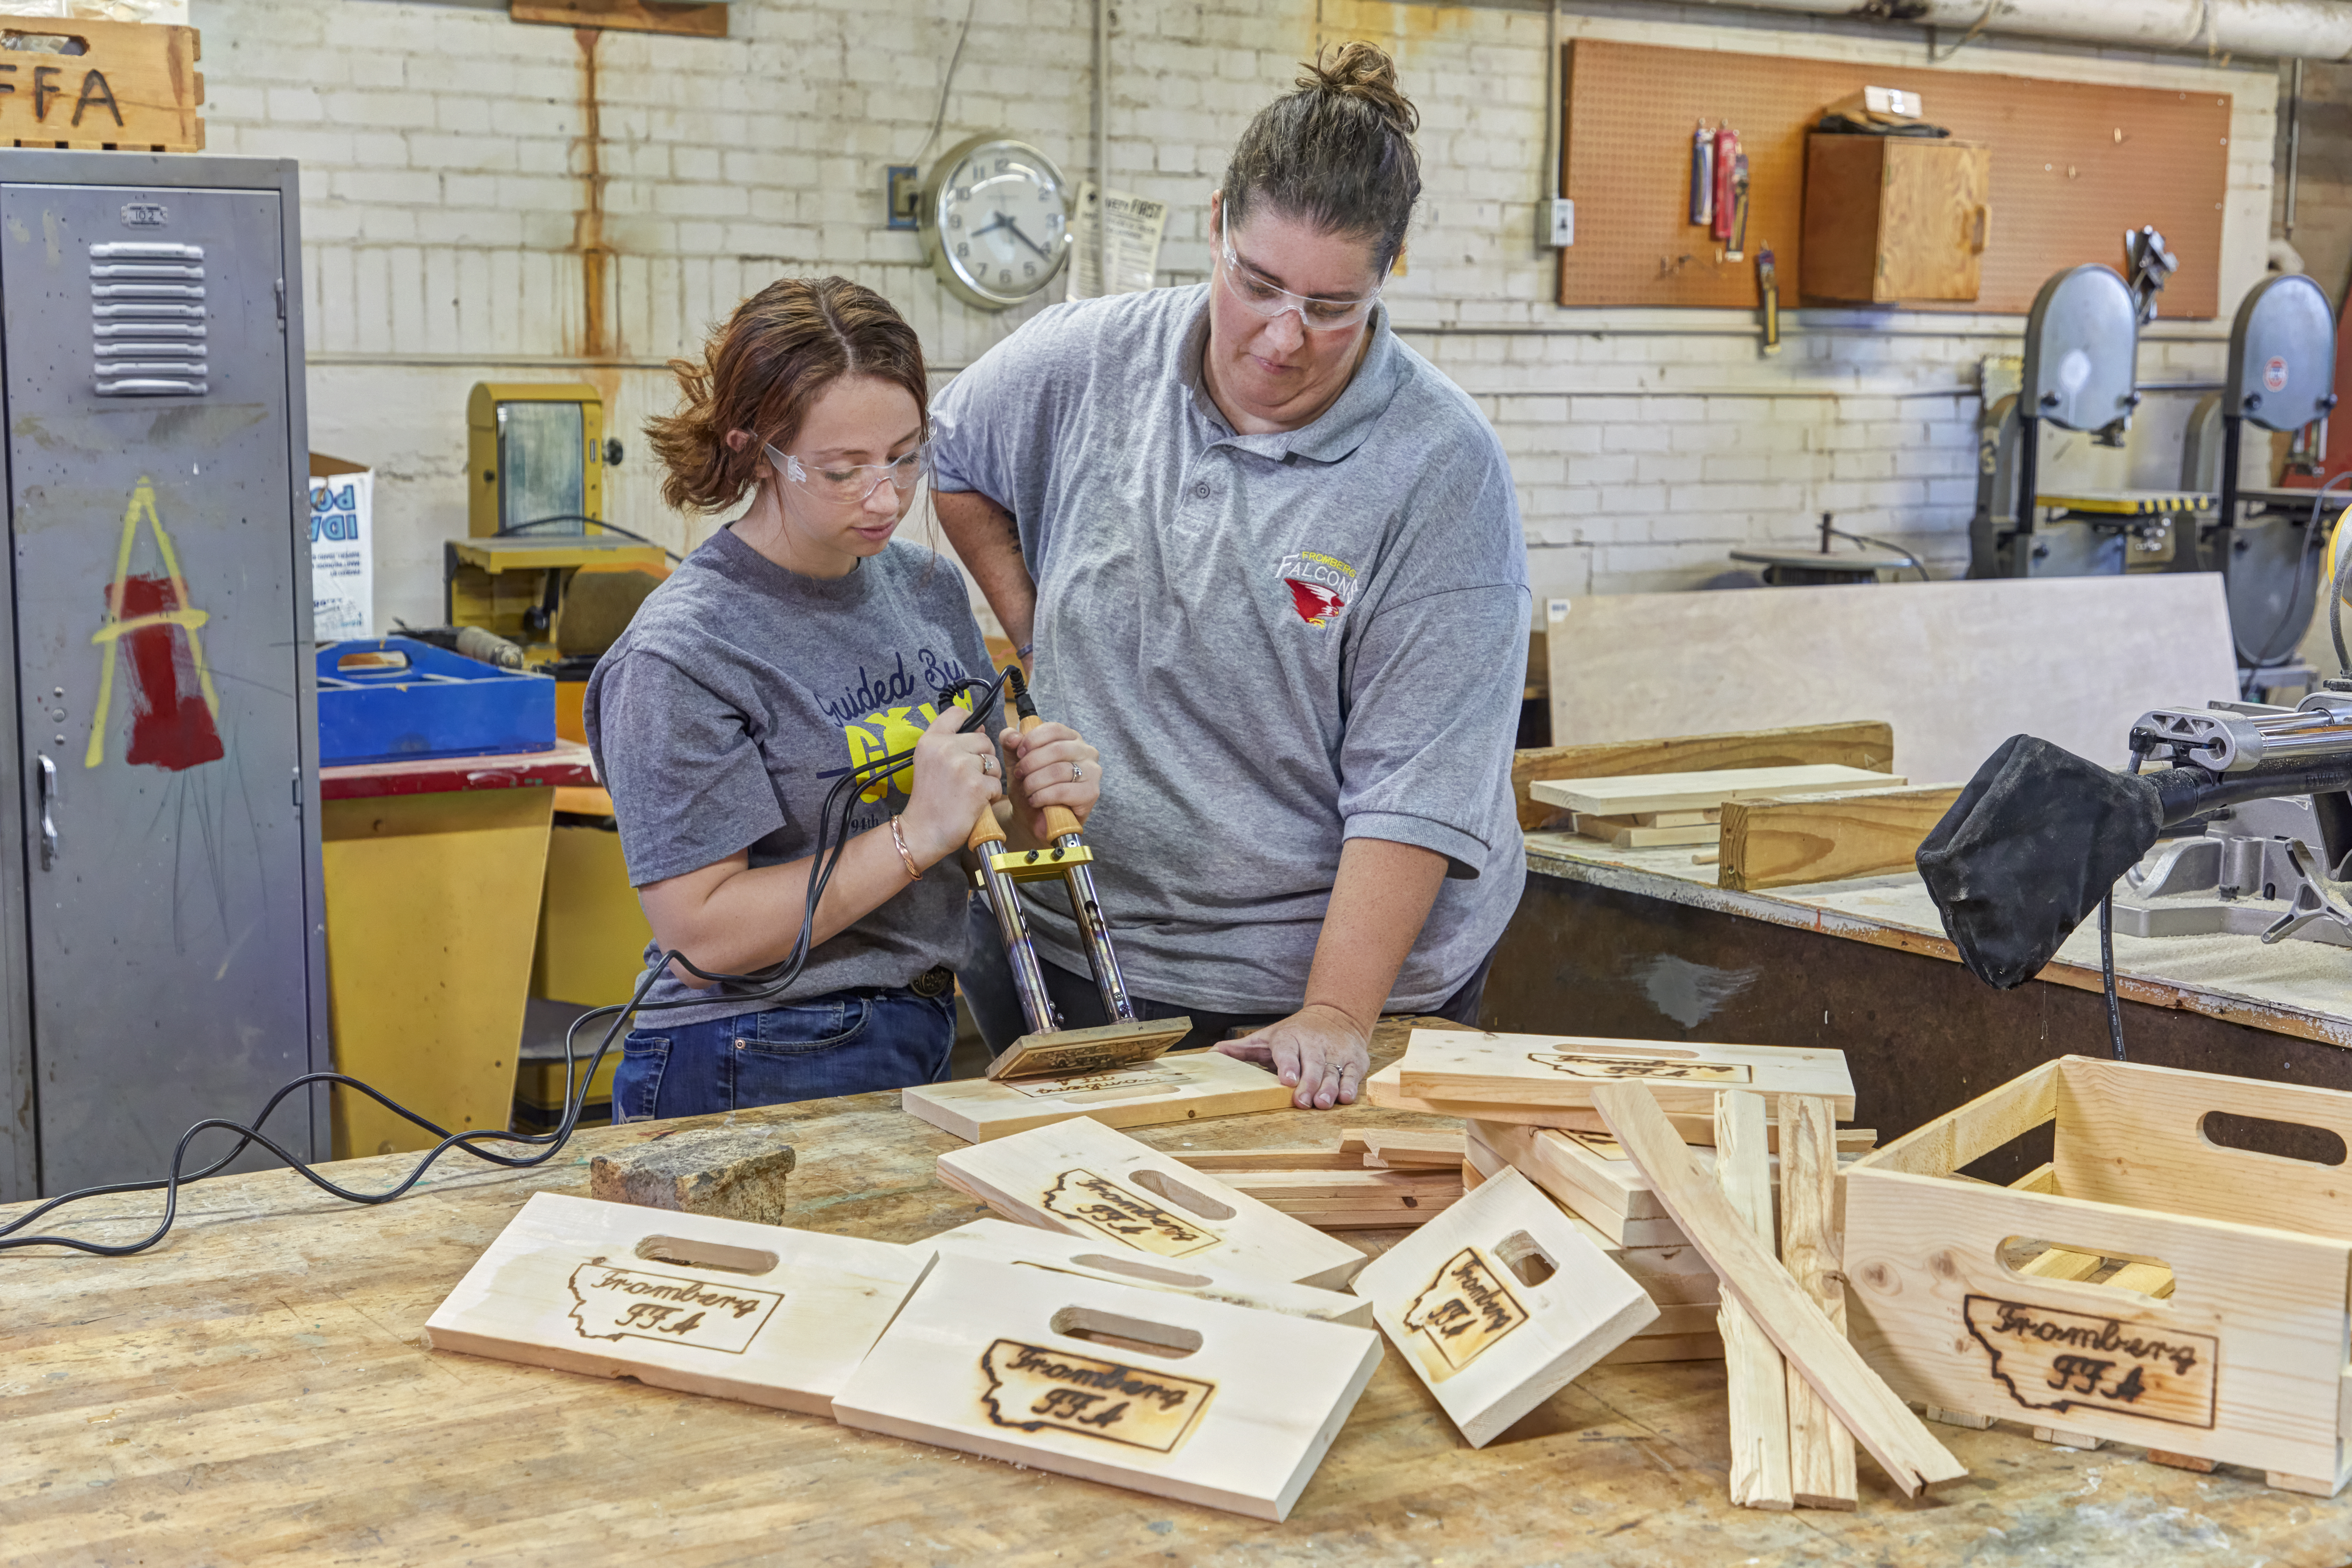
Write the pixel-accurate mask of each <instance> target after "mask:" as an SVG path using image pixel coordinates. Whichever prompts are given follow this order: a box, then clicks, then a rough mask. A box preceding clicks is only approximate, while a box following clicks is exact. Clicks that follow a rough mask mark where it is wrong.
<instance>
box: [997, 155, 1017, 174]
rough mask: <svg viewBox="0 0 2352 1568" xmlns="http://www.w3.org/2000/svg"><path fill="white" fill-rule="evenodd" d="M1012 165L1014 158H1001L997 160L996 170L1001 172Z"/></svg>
mask: <svg viewBox="0 0 2352 1568" xmlns="http://www.w3.org/2000/svg"><path fill="white" fill-rule="evenodd" d="M1011 167H1013V160H1012V159H1010V158H999V159H998V160H997V161H996V172H997V173H998V174H1003V173H1004V171H1005V170H1007V169H1010V168H1011Z"/></svg>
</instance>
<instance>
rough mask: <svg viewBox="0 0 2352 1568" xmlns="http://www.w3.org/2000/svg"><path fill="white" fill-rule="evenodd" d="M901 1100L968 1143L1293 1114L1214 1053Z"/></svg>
mask: <svg viewBox="0 0 2352 1568" xmlns="http://www.w3.org/2000/svg"><path fill="white" fill-rule="evenodd" d="M898 1099H899V1103H900V1105H901V1106H902V1107H904V1109H905V1110H906V1112H907V1114H908V1115H909V1116H915V1117H919V1118H921V1119H922V1120H923V1121H928V1122H929V1123H930V1124H931V1125H932V1126H934V1127H937V1128H939V1129H940V1131H944V1132H952V1133H954V1134H955V1135H956V1136H957V1137H959V1138H962V1139H966V1140H969V1141H971V1142H987V1141H988V1140H989V1139H992V1138H1006V1137H1011V1136H1012V1135H1013V1134H1014V1133H1019V1132H1026V1131H1030V1130H1031V1129H1032V1128H1036V1127H1050V1126H1052V1125H1053V1124H1054V1123H1055V1122H1056V1121H1069V1120H1071V1119H1072V1118H1074V1117H1090V1118H1092V1119H1093V1120H1094V1121H1099V1122H1101V1123H1102V1124H1103V1125H1104V1126H1106V1127H1157V1126H1160V1125H1161V1124H1162V1123H1165V1122H1170V1121H1200V1120H1202V1119H1205V1118H1207V1117H1212V1116H1242V1115H1247V1114H1248V1113H1250V1112H1252V1111H1259V1110H1288V1109H1289V1108H1290V1090H1289V1089H1285V1088H1284V1087H1283V1086H1282V1080H1281V1079H1277V1078H1276V1077H1275V1076H1274V1075H1273V1074H1272V1073H1270V1072H1268V1071H1266V1070H1265V1068H1261V1067H1257V1066H1255V1065H1253V1064H1252V1063H1249V1062H1245V1061H1243V1060H1242V1059H1241V1058H1238V1057H1229V1056H1226V1055H1225V1054H1224V1053H1223V1052H1222V1051H1213V1050H1210V1051H1179V1052H1175V1053H1173V1054H1171V1055H1169V1056H1164V1057H1161V1058H1160V1059H1159V1060H1157V1061H1152V1062H1146V1063H1144V1064H1143V1065H1142V1066H1140V1067H1133V1068H1125V1069H1123V1070H1121V1071H1119V1072H1115V1073H1097V1074H1090V1075H1087V1076H1083V1077H1079V1078H1034V1079H1015V1080H1013V1081H1010V1082H1005V1083H996V1082H992V1081H991V1080H989V1079H954V1080H952V1081H950V1082H948V1083H927V1084H918V1085H916V1086H915V1087H914V1088H911V1089H906V1090H904V1091H902V1092H901V1093H900V1095H899V1097H898Z"/></svg>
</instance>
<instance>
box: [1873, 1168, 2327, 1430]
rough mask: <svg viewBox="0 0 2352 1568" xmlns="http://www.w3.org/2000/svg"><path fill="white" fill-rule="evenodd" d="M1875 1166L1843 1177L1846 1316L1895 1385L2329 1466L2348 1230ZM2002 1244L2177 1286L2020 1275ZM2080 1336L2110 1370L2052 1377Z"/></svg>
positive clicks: (1997, 1408) (2062, 1421) (1984, 1410)
mask: <svg viewBox="0 0 2352 1568" xmlns="http://www.w3.org/2000/svg"><path fill="white" fill-rule="evenodd" d="M1869 1165H1870V1162H1869V1161H1867V1160H1864V1161H1861V1162H1858V1163H1855V1164H1853V1165H1852V1166H1849V1167H1848V1168H1847V1170H1846V1174H1845V1273H1846V1278H1847V1279H1848V1281H1849V1286H1848V1289H1847V1291H1846V1310H1847V1313H1848V1321H1849V1327H1850V1330H1851V1331H1852V1333H1853V1341H1854V1344H1855V1346H1856V1348H1858V1349H1859V1350H1860V1351H1861V1352H1862V1353H1863V1355H1864V1358H1865V1359H1866V1360H1868V1361H1869V1363H1871V1364H1872V1365H1873V1366H1874V1367H1878V1368H1880V1369H1881V1370H1882V1371H1884V1372H1885V1375H1886V1376H1887V1378H1888V1380H1889V1381H1890V1382H1892V1383H1893V1384H1894V1385H1895V1392H1896V1393H1898V1394H1902V1395H1903V1396H1904V1397H1906V1398H1909V1399H1916V1400H1919V1401H1921V1402H1923V1403H1926V1404H1930V1405H1940V1406H1943V1407H1944V1408H1947V1409H1952V1410H1967V1411H1973V1412H1977V1413H1979V1414H1993V1415H2004V1416H2007V1417H2008V1418H2009V1419H2011V1420H2014V1421H2021V1422H2023V1423H2025V1424H2027V1425H2029V1426H2047V1427H2050V1428H2051V1429H2052V1430H2053V1431H2060V1432H2064V1433H2070V1434H2074V1435H2075V1436H2085V1437H2098V1438H2102V1439H2105V1440H2107V1441H2112V1442H2122V1443H2128V1444H2131V1445H2134V1446H2135V1447H2149V1446H2154V1447H2162V1448H2165V1449H2167V1450H2168V1451H2169V1452H2174V1453H2183V1454H2189V1455H2193V1456H2195V1457H2198V1458H2210V1459H2219V1460H2221V1461H2223V1462H2225V1463H2232V1464H2241V1465H2245V1466H2248V1467H2250V1468H2256V1469H2275V1470H2279V1471H2282V1472H2284V1473H2286V1474H2290V1475H2305V1476H2308V1475H2322V1474H2326V1475H2332V1474H2334V1473H2335V1471H2336V1452H2337V1442H2338V1428H2339V1425H2340V1422H2341V1416H2342V1412H2341V1409H2340V1403H2341V1397H2342V1395H2341V1388H2340V1382H2341V1378H2342V1374H2343V1372H2344V1363H2345V1349H2344V1347H2345V1343H2346V1335H2347V1313H2346V1307H2345V1281H2346V1279H2347V1277H2352V1241H2347V1240H2345V1239H2341V1238H2336V1237H2315V1236H2300V1235H2296V1234H2294V1233H2293V1232H2291V1231H2286V1230H2281V1229H2264V1228H2261V1227H2257V1226H2241V1225H2235V1224H2231V1223H2229V1222H2226V1221H2222V1220H2215V1219H2207V1218H2201V1217H2198V1216H2194V1215H2182V1214H2165V1213H2160V1212H2157V1211H2153V1210H2148V1209H2140V1208H2131V1207H2126V1206H2124V1205H2117V1204H2112V1203H2093V1202H2085V1201H2084V1200H2082V1199H2079V1198H2075V1197H2072V1196H2069V1197H2055V1196H2051V1195H2048V1194H2042V1193H2032V1192H2021V1191H2017V1190H2014V1189H2011V1188H2007V1187H1997V1186H1987V1185H1979V1184H1969V1183H1959V1182H1951V1181H1945V1180H1941V1179H1939V1178H1937V1177H1934V1176H1922V1175H1913V1174H1908V1173H1903V1172H1900V1171H1889V1170H1878V1169H1871V1168H1869ZM2011 1237H2056V1238H2058V1239H2059V1241H2061V1242H2062V1243H2063V1244H2064V1247H2065V1250H2067V1251H2070V1252H2079V1253H2086V1254H2087V1253H2098V1254H2103V1255H2105V1256H2106V1257H2111V1258H2113V1257H2126V1258H2158V1259H2162V1260H2163V1261H2164V1262H2165V1263H2166V1264H2168V1265H2169V1267H2170V1269H2171V1272H2172V1273H2173V1275H2174V1276H2175V1277H2176V1280H2177V1283H2176V1285H2175V1288H2174V1290H2173V1293H2172V1295H2171V1297H2170V1298H2169V1299H2168V1300H2152V1299H2150V1298H2149V1297H2147V1296H2146V1295H2143V1294H2138V1293H2135V1292H2130V1291H2126V1290H2117V1289H2111V1288H2109V1287H2107V1286H2105V1285H2102V1284H2096V1283H2093V1282H2090V1281H2088V1280H2068V1279H2043V1278H2036V1277H2033V1276H2032V1275H2027V1274H2022V1273H2021V1271H2016V1270H2012V1269H2011V1268H2007V1267H2005V1266H2004V1265H2003V1263H2002V1260H2001V1256H2000V1249H2001V1247H2002V1246H2003V1244H2004V1243H2006V1242H2007V1241H2008V1240H2009V1239H2010V1238H2011ZM2085 1344H2089V1345H2096V1346H2098V1347H2099V1349H2098V1352H2097V1358H2096V1359H2097V1360H2099V1361H2101V1362H2103V1363H2106V1364H2105V1366H2104V1367H2103V1368H2102V1370H2101V1375H2100V1377H2099V1379H2098V1380H2096V1381H2095V1382H2094V1383H2086V1382H2085V1381H2084V1376H2083V1375H2082V1374H2083V1373H2085V1372H2086V1371H2087V1370H2088V1368H2087V1367H2086V1366H2084V1364H2083V1363H2070V1365H2069V1373H2070V1375H2067V1376H2058V1367H2057V1359H2058V1358H2059V1357H2062V1356H2065V1355H2069V1354H2072V1353H2074V1350H2073V1349H2071V1348H2070V1347H2075V1346H2082V1345H2085ZM2111 1347H2112V1348H2111ZM2053 1376H2055V1377H2057V1381H2056V1382H2054V1383H2053V1382H2052V1381H2051V1379H2052V1378H2053ZM1857 1436H1859V1434H1857Z"/></svg>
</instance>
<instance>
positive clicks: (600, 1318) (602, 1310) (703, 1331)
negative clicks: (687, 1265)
mask: <svg viewBox="0 0 2352 1568" xmlns="http://www.w3.org/2000/svg"><path fill="white" fill-rule="evenodd" d="M571 1286H572V1322H573V1323H574V1324H575V1325H577V1326H578V1328H579V1331H580V1337H581V1338H582V1339H584V1340H620V1339H639V1340H652V1341H654V1342H656V1343H661V1344H673V1345H693V1346H695V1347H696V1348H697V1349H699V1350H707V1351H719V1352H724V1353H726V1354H728V1355H741V1354H742V1353H743V1352H745V1351H747V1350H749V1349H751V1341H752V1340H753V1339H754V1338H755V1337H756V1336H757V1335H758V1334H759V1332H760V1330H761V1328H763V1327H764V1326H766V1324H767V1321H768V1319H769V1318H770V1317H771V1316H772V1314H773V1313H774V1311H775V1310H776V1309H777V1307H779V1306H781V1305H782V1302H783V1300H784V1298H783V1297H782V1294H781V1293H779V1292H777V1291H774V1290H753V1289H749V1288H748V1287H745V1286H741V1285H713V1284H711V1283H709V1281H707V1280H702V1279H688V1278H686V1277H685V1276H683V1275H677V1274H654V1273H649V1272H647V1271H646V1270H645V1269H642V1268H614V1267H613V1266H612V1265H610V1264H607V1263H605V1262H604V1260H603V1259H601V1258H599V1259H597V1260H595V1261H593V1262H590V1263H583V1264H582V1265H581V1266H580V1267H579V1268H575V1269H573V1270H572V1279H571Z"/></svg>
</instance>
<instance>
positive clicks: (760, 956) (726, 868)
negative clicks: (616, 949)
mask: <svg viewBox="0 0 2352 1568" xmlns="http://www.w3.org/2000/svg"><path fill="white" fill-rule="evenodd" d="M917 864H918V865H920V864H921V861H920V860H918V861H917ZM815 869H816V858H815V857H814V856H809V857H807V858H803V859H799V860H790V861H783V862H780V863H778V864H776V865H773V866H761V867H758V868H752V867H751V865H750V864H749V862H748V860H747V859H746V858H745V857H743V856H740V855H739V856H736V857H734V858H732V859H730V860H725V861H721V862H719V864H718V865H715V866H706V867H704V868H702V869H701V870H699V871H693V872H688V874H687V875H686V876H683V877H673V878H671V879H668V880H667V881H665V882H656V883H653V884H651V885H649V886H647V887H645V888H642V889H638V899H639V901H640V902H641V903H642V904H643V905H644V907H645V911H646V921H647V922H648V923H649V924H650V925H651V926H652V927H653V931H654V940H655V941H656V942H658V943H660V944H661V946H662V948H663V949H664V950H665V951H667V950H668V949H671V948H676V949H677V950H678V951H679V952H683V953H684V954H685V955H686V956H687V958H688V960H690V961H691V962H692V963H694V964H695V966H696V967H697V968H699V969H704V970H708V971H709V972H710V973H714V974H743V973H749V972H751V970H754V969H761V968H764V967H766V966H767V965H769V964H771V963H780V962H782V960H783V959H785V958H787V957H789V956H790V955H791V953H792V951H793V945H794V943H795V942H798V941H799V939H800V932H801V925H802V922H803V919H804V918H805V916H806V913H807V907H808V888H809V879H810V877H811V876H812V875H814V872H815ZM924 869H926V870H928V869H929V867H924ZM722 873H723V874H722ZM913 885H914V884H913V880H912V879H910V878H908V875H907V865H906V862H905V861H903V860H901V859H900V858H898V847H897V846H896V845H895V844H893V843H892V842H891V839H890V828H889V825H888V824H887V823H885V824H884V825H883V826H880V827H876V828H872V829H869V830H868V831H866V832H864V833H861V834H859V835H858V836H857V837H855V838H853V839H851V840H850V841H849V843H848V844H847V845H846V846H845V847H844V848H843V850H842V853H841V863H840V864H839V865H838V866H836V867H835V868H834V872H833V877H832V879H831V880H829V881H827V882H826V883H825V888H824V899H823V900H820V901H819V902H818V904H817V910H816V929H815V930H814V931H812V932H811V933H810V936H809V945H810V947H811V948H814V947H815V945H816V944H817V943H818V942H824V941H827V940H828V939H830V938H832V937H834V936H836V935H838V934H839V933H841V932H842V931H846V930H848V929H849V927H851V926H853V925H855V924H856V923H857V922H858V921H861V920H863V919H865V918H866V916H867V915H869V914H871V913H873V912H874V911H875V910H877V909H880V908H881V907H882V906H883V905H884V904H886V903H887V902H889V901H890V900H892V899H893V898H896V897H897V896H898V894H899V893H901V892H904V891H905V890H906V889H908V888H909V887H912V886H913ZM670 973H672V974H675V975H677V978H678V979H680V980H682V981H684V982H685V983H686V984H688V985H696V986H699V985H702V984H707V983H706V982H703V981H699V980H697V979H695V978H694V976H692V975H690V974H687V973H683V972H681V971H680V970H679V969H678V968H677V965H675V964H673V965H671V967H670Z"/></svg>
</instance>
